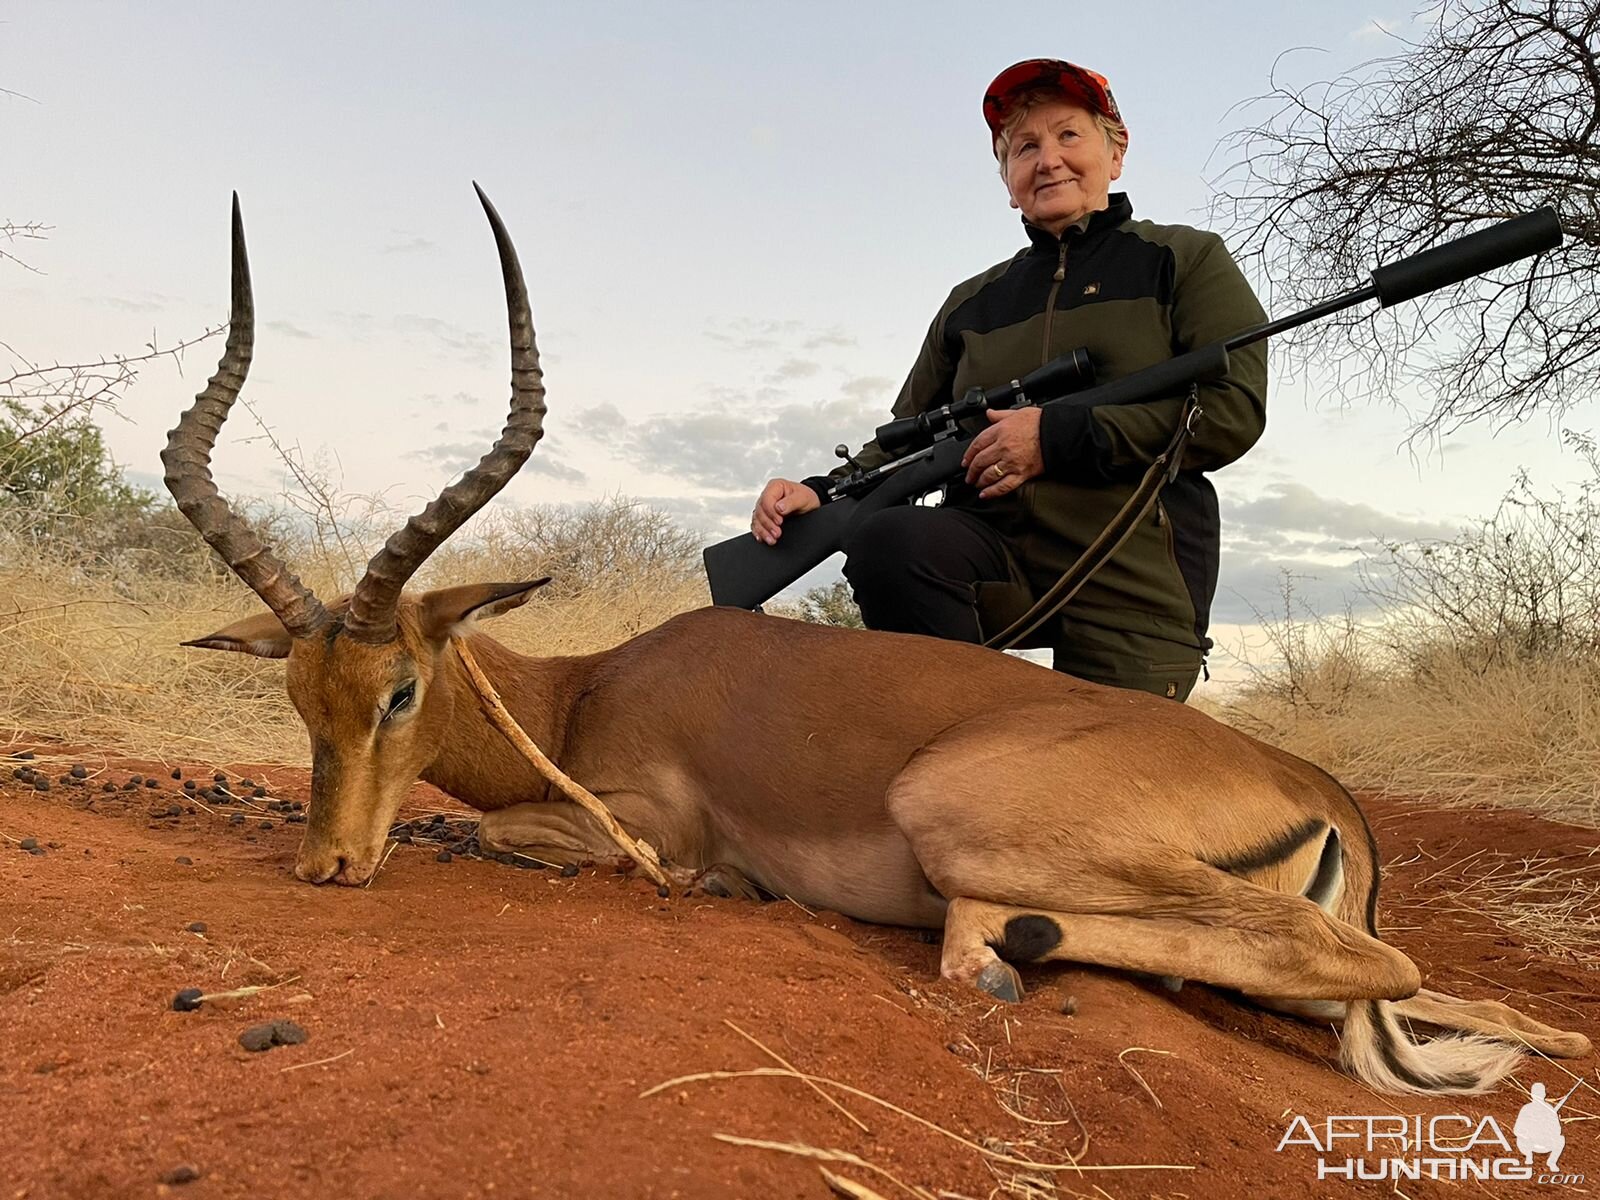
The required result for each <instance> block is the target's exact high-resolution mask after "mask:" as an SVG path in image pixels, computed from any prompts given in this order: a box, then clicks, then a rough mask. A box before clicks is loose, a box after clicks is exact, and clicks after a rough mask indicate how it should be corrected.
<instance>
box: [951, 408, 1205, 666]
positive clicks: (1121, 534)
mask: <svg viewBox="0 0 1600 1200" xmlns="http://www.w3.org/2000/svg"><path fill="white" fill-rule="evenodd" d="M1202 415H1203V412H1202V409H1201V408H1200V400H1199V389H1198V388H1197V387H1195V386H1193V385H1191V386H1190V388H1189V398H1188V400H1187V402H1186V403H1185V404H1184V407H1183V415H1182V416H1181V417H1179V419H1178V428H1177V430H1176V432H1174V433H1173V435H1172V440H1171V441H1169V442H1168V443H1167V448H1166V449H1165V450H1163V451H1162V452H1161V453H1160V454H1159V455H1157V456H1156V459H1155V461H1154V462H1152V463H1151V464H1150V466H1149V468H1148V469H1147V470H1146V471H1145V473H1144V478H1143V479H1141V480H1140V481H1139V486H1138V487H1137V488H1135V489H1134V492H1133V495H1131V496H1129V497H1128V500H1127V503H1125V504H1124V505H1123V506H1122V508H1121V509H1120V510H1118V512H1117V515H1116V516H1114V517H1112V518H1111V520H1110V521H1109V522H1107V524H1106V527H1105V528H1104V529H1102V530H1101V531H1100V533H1099V535H1098V536H1097V537H1096V538H1095V539H1094V541H1092V542H1090V543H1089V545H1088V547H1087V548H1086V549H1085V550H1084V552H1083V553H1082V554H1081V555H1079V556H1078V561H1077V562H1075V563H1073V564H1072V565H1071V566H1070V567H1068V568H1067V569H1066V571H1065V572H1063V573H1062V576H1061V578H1060V579H1058V580H1056V582H1055V583H1054V584H1052V585H1051V587H1050V590H1049V591H1047V592H1046V593H1045V594H1044V595H1043V596H1041V597H1039V599H1038V600H1037V601H1036V602H1035V603H1034V605H1033V607H1032V608H1030V609H1029V610H1028V611H1027V612H1025V613H1023V614H1022V616H1020V617H1018V618H1017V619H1016V620H1015V621H1013V622H1012V623H1011V624H1010V625H1008V626H1007V627H1006V628H1005V629H1002V630H1001V631H1000V632H999V633H997V634H995V635H994V636H993V637H991V638H988V639H986V640H985V641H984V643H983V644H984V645H985V646H988V647H990V648H991V649H994V650H1007V649H1009V648H1010V647H1012V646H1014V645H1016V643H1018V642H1020V641H1021V640H1022V639H1023V638H1025V637H1027V636H1028V635H1029V634H1031V633H1032V632H1033V631H1034V630H1036V629H1038V628H1039V626H1041V625H1043V624H1044V623H1045V622H1046V621H1048V620H1050V618H1052V617H1054V616H1055V615H1056V614H1057V613H1059V612H1060V611H1061V610H1062V609H1063V608H1065V607H1066V606H1067V605H1068V604H1070V603H1072V599H1073V597H1074V596H1076V595H1077V594H1078V593H1079V591H1081V590H1082V589H1083V585H1084V584H1086V583H1088V582H1089V580H1090V579H1091V578H1092V577H1093V575H1094V573H1095V572H1096V571H1098V570H1099V569H1100V568H1101V567H1103V566H1105V564H1106V563H1107V562H1109V561H1110V560H1111V556H1112V555H1114V554H1116V552H1117V551H1118V550H1120V549H1122V544H1123V543H1124V542H1126V541H1127V540H1128V538H1129V537H1131V536H1132V535H1133V531H1134V529H1135V528H1136V527H1137V526H1138V524H1139V522H1140V521H1142V520H1144V518H1145V514H1147V513H1148V512H1149V511H1150V509H1151V507H1152V506H1154V504H1155V502H1156V498H1157V497H1158V496H1159V495H1160V494H1161V489H1162V488H1163V487H1164V486H1166V484H1168V483H1169V482H1171V480H1172V479H1173V477H1174V476H1176V475H1177V473H1178V467H1179V465H1180V464H1181V463H1182V462H1183V451H1184V448H1185V447H1186V446H1187V445H1188V443H1189V436H1190V435H1191V434H1192V433H1193V432H1194V427H1195V424H1196V423H1197V422H1198V421H1199V420H1200V418H1201V416H1202Z"/></svg>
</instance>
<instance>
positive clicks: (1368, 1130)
mask: <svg viewBox="0 0 1600 1200" xmlns="http://www.w3.org/2000/svg"><path fill="white" fill-rule="evenodd" d="M1578 1086H1579V1085H1578V1084H1577V1083H1574V1084H1573V1085H1572V1090H1570V1091H1568V1092H1567V1094H1566V1095H1565V1096H1563V1097H1561V1099H1560V1100H1558V1101H1556V1102H1555V1103H1554V1104H1551V1103H1550V1102H1549V1101H1548V1100H1546V1099H1545V1086H1544V1084H1542V1083H1536V1084H1534V1085H1533V1087H1532V1089H1531V1090H1530V1093H1529V1098H1528V1102H1527V1103H1526V1104H1524V1105H1523V1106H1522V1110H1521V1111H1520V1112H1519V1113H1518V1114H1517V1119H1516V1122H1515V1124H1514V1125H1513V1126H1512V1129H1511V1136H1510V1137H1507V1136H1506V1132H1505V1131H1504V1130H1503V1129H1501V1127H1500V1123H1499V1122H1498V1121H1496V1120H1495V1119H1494V1118H1493V1117H1477V1118H1474V1117H1468V1116H1462V1115H1460V1114H1458V1113H1452V1114H1449V1115H1446V1116H1437V1117H1424V1116H1421V1115H1418V1114H1412V1115H1411V1116H1401V1115H1400V1114H1398V1113H1395V1114H1386V1115H1383V1116H1366V1115H1362V1116H1357V1115H1338V1116H1328V1117H1324V1118H1323V1119H1322V1120H1321V1121H1320V1122H1313V1121H1312V1120H1311V1118H1309V1117H1304V1116H1299V1115H1296V1116H1295V1118H1294V1119H1293V1120H1292V1121H1290V1122H1289V1127H1288V1129H1286V1130H1284V1133H1283V1137H1282V1138H1281V1139H1279V1141H1278V1147H1277V1149H1278V1152H1279V1153H1280V1154H1282V1153H1284V1152H1286V1151H1288V1150H1290V1149H1291V1147H1296V1146H1300V1147H1305V1148H1306V1149H1307V1150H1310V1151H1312V1152H1313V1153H1315V1154H1316V1156H1317V1157H1316V1164H1317V1178H1318V1179H1344V1180H1349V1181H1350V1182H1352V1183H1354V1182H1356V1181H1358V1180H1359V1181H1371V1180H1387V1181H1390V1182H1392V1183H1394V1184H1396V1185H1398V1184H1399V1183H1400V1181H1401V1180H1405V1179H1448V1180H1452V1181H1455V1180H1483V1179H1495V1180H1512V1179H1525V1180H1531V1181H1533V1182H1535V1183H1553V1184H1565V1185H1572V1184H1582V1183H1583V1182H1584V1176H1583V1175H1582V1174H1581V1173H1574V1172H1570V1171H1562V1170H1560V1169H1559V1167H1558V1164H1559V1162H1560V1159H1561V1156H1562V1152H1563V1150H1564V1149H1565V1148H1566V1144H1567V1143H1566V1136H1565V1135H1564V1134H1563V1133H1562V1131H1561V1116H1560V1110H1561V1106H1562V1105H1563V1104H1565V1103H1566V1102H1567V1099H1568V1097H1570V1096H1571V1095H1572V1092H1573V1091H1576V1090H1577V1088H1578Z"/></svg>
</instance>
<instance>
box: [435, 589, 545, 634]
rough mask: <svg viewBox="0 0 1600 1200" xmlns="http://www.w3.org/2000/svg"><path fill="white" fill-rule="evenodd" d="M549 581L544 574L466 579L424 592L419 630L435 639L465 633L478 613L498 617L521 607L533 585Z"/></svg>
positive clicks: (530, 593) (479, 615)
mask: <svg viewBox="0 0 1600 1200" xmlns="http://www.w3.org/2000/svg"><path fill="white" fill-rule="evenodd" d="M549 582H550V580H549V578H548V577H546V578H544V579H533V580H528V581H527V582H524V583H466V584H462V585H461V586H460V587H452V588H439V589H438V590H437V591H432V592H424V593H423V595H422V601H421V610H422V632H423V634H424V635H425V636H426V637H428V638H429V639H430V640H432V641H435V642H443V641H445V640H447V639H448V638H451V637H453V636H455V635H457V634H461V633H466V632H467V629H466V627H467V626H469V625H470V624H471V623H472V622H473V621H476V620H477V619H478V618H479V617H498V616H499V615H500V614H501V613H505V612H510V611H511V610H512V609H513V608H520V607H522V605H524V604H526V603H527V602H528V598H529V597H530V596H532V595H533V593H534V591H535V590H536V589H538V588H542V587H543V586H544V585H545V584H547V583H549Z"/></svg>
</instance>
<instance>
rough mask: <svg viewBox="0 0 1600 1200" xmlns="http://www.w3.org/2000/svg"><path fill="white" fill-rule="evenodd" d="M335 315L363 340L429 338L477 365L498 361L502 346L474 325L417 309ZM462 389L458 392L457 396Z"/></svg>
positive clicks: (446, 351) (439, 347)
mask: <svg viewBox="0 0 1600 1200" xmlns="http://www.w3.org/2000/svg"><path fill="white" fill-rule="evenodd" d="M335 319H336V320H337V321H338V322H339V323H340V324H342V325H343V326H345V327H346V328H347V329H348V330H349V334H350V336H351V337H354V338H357V339H360V340H363V341H366V340H371V339H372V338H374V337H377V336H395V335H398V336H399V337H400V338H402V339H405V340H407V341H413V342H415V341H423V340H426V341H428V342H431V343H432V345H433V348H434V349H435V350H437V351H442V352H443V353H444V354H445V355H446V356H448V357H450V358H455V359H462V360H465V361H467V362H470V363H472V364H474V365H476V366H486V365H490V364H492V363H495V362H498V361H499V360H500V358H501V357H502V355H503V354H504V350H503V349H502V348H501V345H500V343H499V342H497V341H495V340H493V339H491V338H490V337H488V336H487V335H486V334H484V333H481V332H479V331H478V330H474V329H467V328H465V327H464V326H461V325H456V324H453V323H451V322H449V321H441V320H440V319H439V318H437V317H425V316H421V315H419V314H417V313H402V314H400V315H399V316H396V317H389V316H385V317H375V316H373V315H372V314H371V313H365V312H356V313H351V312H340V313H336V314H335ZM464 396H465V393H457V399H460V398H462V397H464Z"/></svg>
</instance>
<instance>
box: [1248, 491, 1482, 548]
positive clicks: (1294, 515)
mask: <svg viewBox="0 0 1600 1200" xmlns="http://www.w3.org/2000/svg"><path fill="white" fill-rule="evenodd" d="M1223 516H1224V519H1225V520H1226V522H1227V523H1228V524H1229V525H1232V526H1235V527H1238V528H1243V529H1249V530H1254V531H1257V532H1259V533H1260V534H1262V535H1267V534H1270V533H1273V532H1279V533H1282V532H1284V531H1291V530H1292V531H1295V532H1297V533H1302V534H1320V535H1323V536H1324V537H1327V538H1333V539H1343V540H1346V541H1350V542H1361V541H1371V540H1372V539H1374V538H1379V537H1383V538H1391V539H1398V540H1402V541H1409V540H1412V539H1417V538H1445V537H1451V536H1453V535H1454V534H1455V533H1456V532H1457V529H1456V526H1454V525H1452V524H1449V523H1448V522H1442V521H1421V520H1415V519H1413V518H1409V517H1399V516H1395V515H1394V514H1392V513H1386V512H1383V511H1381V510H1380V509H1376V508H1374V507H1373V506H1372V505H1370V504H1361V503H1352V502H1351V501H1348V500H1334V499H1329V498H1328V497H1326V496H1319V495H1317V493H1316V492H1313V491H1312V490H1311V489H1310V488H1308V487H1306V486H1305V485H1304V484H1300V483H1275V484H1273V485H1271V486H1270V487H1268V488H1267V490H1266V491H1265V492H1264V493H1263V494H1262V495H1260V496H1258V497H1256V498H1255V499H1254V500H1247V501H1245V502H1243V503H1237V502H1236V503H1231V504H1228V505H1227V507H1226V511H1225V512H1224V514H1223Z"/></svg>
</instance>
